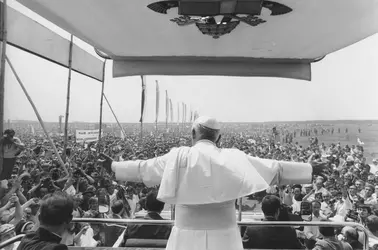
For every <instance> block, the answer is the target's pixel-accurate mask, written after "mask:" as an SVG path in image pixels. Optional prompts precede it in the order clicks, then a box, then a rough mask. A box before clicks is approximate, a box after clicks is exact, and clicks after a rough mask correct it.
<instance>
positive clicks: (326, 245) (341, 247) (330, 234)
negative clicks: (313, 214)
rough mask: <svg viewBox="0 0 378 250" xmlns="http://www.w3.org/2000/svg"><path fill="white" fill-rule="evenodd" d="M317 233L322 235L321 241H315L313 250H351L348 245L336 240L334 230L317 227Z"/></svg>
mask: <svg viewBox="0 0 378 250" xmlns="http://www.w3.org/2000/svg"><path fill="white" fill-rule="evenodd" d="M319 232H320V233H321V234H322V235H323V239H319V240H317V241H316V243H315V247H314V248H313V250H328V249H334V250H353V248H352V247H351V246H350V245H349V243H347V242H345V241H340V240H338V239H337V237H336V235H335V228H333V227H325V226H322V227H319Z"/></svg>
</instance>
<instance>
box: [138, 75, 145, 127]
mask: <svg viewBox="0 0 378 250" xmlns="http://www.w3.org/2000/svg"><path fill="white" fill-rule="evenodd" d="M141 78H142V103H141V111H140V119H139V122H140V123H143V118H144V107H145V105H146V77H145V76H141Z"/></svg>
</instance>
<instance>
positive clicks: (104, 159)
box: [98, 153, 113, 174]
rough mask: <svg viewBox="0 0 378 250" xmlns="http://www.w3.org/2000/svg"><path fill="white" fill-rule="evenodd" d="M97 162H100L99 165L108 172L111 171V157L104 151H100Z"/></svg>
mask: <svg viewBox="0 0 378 250" xmlns="http://www.w3.org/2000/svg"><path fill="white" fill-rule="evenodd" d="M98 162H99V163H100V164H101V166H102V167H103V168H104V169H105V170H106V172H108V173H109V174H111V173H112V163H113V159H112V158H110V157H109V156H108V155H106V154H104V153H100V159H99V160H98Z"/></svg>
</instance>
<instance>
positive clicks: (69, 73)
mask: <svg viewBox="0 0 378 250" xmlns="http://www.w3.org/2000/svg"><path fill="white" fill-rule="evenodd" d="M72 47H73V35H71V42H70V51H69V59H68V82H67V101H66V117H65V121H64V146H63V161H66V150H67V141H68V117H69V115H70V94H71V72H72Z"/></svg>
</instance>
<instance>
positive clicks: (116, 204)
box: [112, 200, 123, 214]
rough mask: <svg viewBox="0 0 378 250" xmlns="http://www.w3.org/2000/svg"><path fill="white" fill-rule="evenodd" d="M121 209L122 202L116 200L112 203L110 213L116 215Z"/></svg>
mask: <svg viewBox="0 0 378 250" xmlns="http://www.w3.org/2000/svg"><path fill="white" fill-rule="evenodd" d="M122 209H123V202H122V200H117V201H115V202H114V204H113V206H112V212H113V213H114V214H118V213H120V212H121V211H122Z"/></svg>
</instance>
